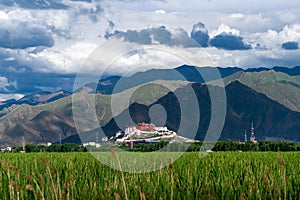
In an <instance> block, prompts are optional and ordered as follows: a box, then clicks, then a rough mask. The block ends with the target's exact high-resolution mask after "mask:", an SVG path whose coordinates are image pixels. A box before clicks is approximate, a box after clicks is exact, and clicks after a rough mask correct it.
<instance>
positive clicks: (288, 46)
mask: <svg viewBox="0 0 300 200" xmlns="http://www.w3.org/2000/svg"><path fill="white" fill-rule="evenodd" d="M281 48H283V49H286V50H296V49H299V46H298V42H295V41H289V42H285V43H282V45H281Z"/></svg>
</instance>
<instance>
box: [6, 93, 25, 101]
mask: <svg viewBox="0 0 300 200" xmlns="http://www.w3.org/2000/svg"><path fill="white" fill-rule="evenodd" d="M22 97H24V95H23V94H0V101H6V100H9V99H16V100H19V99H21V98H22Z"/></svg>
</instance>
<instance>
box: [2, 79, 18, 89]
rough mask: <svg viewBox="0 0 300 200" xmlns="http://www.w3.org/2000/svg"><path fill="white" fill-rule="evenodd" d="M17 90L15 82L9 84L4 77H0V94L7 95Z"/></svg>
mask: <svg viewBox="0 0 300 200" xmlns="http://www.w3.org/2000/svg"><path fill="white" fill-rule="evenodd" d="M16 88H17V83H16V82H9V81H8V79H7V78H6V77H4V76H0V92H2V93H7V92H10V91H13V90H15V89H16Z"/></svg>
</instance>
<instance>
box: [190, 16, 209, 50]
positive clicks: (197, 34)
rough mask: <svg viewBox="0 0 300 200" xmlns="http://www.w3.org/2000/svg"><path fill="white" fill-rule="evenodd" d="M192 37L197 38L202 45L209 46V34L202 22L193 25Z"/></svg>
mask: <svg viewBox="0 0 300 200" xmlns="http://www.w3.org/2000/svg"><path fill="white" fill-rule="evenodd" d="M191 38H192V39H194V40H196V41H197V42H198V43H199V45H200V46H201V47H207V46H208V40H209V35H208V31H207V29H206V27H205V25H204V24H203V23H202V22H198V23H197V24H194V25H193V29H192V32H191Z"/></svg>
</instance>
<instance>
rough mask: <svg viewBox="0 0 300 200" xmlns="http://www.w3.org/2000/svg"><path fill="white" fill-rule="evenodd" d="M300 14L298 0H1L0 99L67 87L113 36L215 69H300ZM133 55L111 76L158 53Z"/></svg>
mask: <svg viewBox="0 0 300 200" xmlns="http://www.w3.org/2000/svg"><path fill="white" fill-rule="evenodd" d="M299 16H300V2H299V1H298V0H290V1H288V3H287V2H286V1H283V0H264V1H261V0H243V1H239V0H188V1H186V0H185V1H183V0H111V1H106V0H0V23H1V26H0V100H5V99H8V98H19V97H21V96H22V95H24V94H28V93H33V92H38V91H42V90H48V91H55V90H60V89H66V90H69V91H70V90H72V81H74V77H75V76H76V73H78V72H79V71H80V70H82V66H83V64H84V63H85V61H86V59H88V58H89V56H90V55H91V53H92V52H94V51H95V50H96V49H97V48H99V46H100V47H101V45H102V44H104V43H107V42H108V41H109V40H111V39H112V38H118V39H119V40H120V41H124V42H129V43H130V44H138V45H149V46H151V45H157V44H159V45H164V46H167V47H170V48H174V49H176V48H181V49H183V50H185V51H191V52H193V54H194V55H197V51H198V50H199V51H200V52H203V51H205V52H206V53H207V55H208V56H209V58H210V59H211V60H212V62H211V63H212V64H211V65H212V66H222V67H227V66H237V67H241V68H254V67H260V66H263V67H272V66H284V67H293V66H297V65H299V56H300V50H299V46H298V43H299V42H300V17H299ZM195 42H196V45H195ZM137 54H138V56H137V55H134V56H128V57H126V58H122V59H120V61H118V62H117V64H118V65H120V66H122V67H115V68H113V69H112V70H110V73H111V74H119V73H120V72H121V71H123V70H124V68H130V67H132V66H131V65H134V64H136V63H140V62H141V59H142V60H143V61H144V62H145V61H149V60H155V59H158V57H159V56H161V54H160V53H156V54H155V53H153V52H150V53H148V52H146V53H145V52H144V51H143V52H137ZM150 58H151V59H150ZM163 60H164V61H165V63H164V66H168V67H176V66H173V65H175V63H174V62H172V59H171V58H170V59H165V57H164V59H163ZM99 67H101V66H99ZM94 68H95V67H94ZM94 68H93V69H94ZM139 69H140V70H143V69H142V67H140V68H139ZM94 70H95V69H94ZM96 70H97V69H96Z"/></svg>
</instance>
